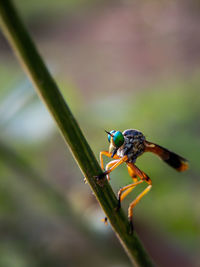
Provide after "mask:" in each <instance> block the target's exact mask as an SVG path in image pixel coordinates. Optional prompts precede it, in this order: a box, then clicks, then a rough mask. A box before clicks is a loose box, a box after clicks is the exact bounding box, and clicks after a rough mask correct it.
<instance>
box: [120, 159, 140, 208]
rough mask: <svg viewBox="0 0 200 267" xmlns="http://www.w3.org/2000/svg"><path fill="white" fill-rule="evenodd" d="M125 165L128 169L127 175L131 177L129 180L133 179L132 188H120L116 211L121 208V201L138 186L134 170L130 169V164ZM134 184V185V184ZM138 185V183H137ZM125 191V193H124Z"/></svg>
mask: <svg viewBox="0 0 200 267" xmlns="http://www.w3.org/2000/svg"><path fill="white" fill-rule="evenodd" d="M126 165H127V168H128V173H129V175H130V176H131V178H132V179H133V182H134V183H133V184H131V185H133V186H130V187H129V186H128V188H127V186H125V187H123V188H121V189H120V190H119V192H118V207H117V210H118V209H119V208H120V207H121V202H122V200H123V199H124V198H125V197H126V196H127V195H128V194H129V193H130V192H131V191H132V190H133V189H134V188H135V186H136V185H137V184H138V183H137V181H138V178H137V175H136V173H135V169H134V168H133V167H132V165H133V164H132V163H129V162H127V163H126ZM135 183H136V184H135ZM139 184H140V183H139ZM124 191H125V192H124Z"/></svg>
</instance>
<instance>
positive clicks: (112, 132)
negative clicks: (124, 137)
mask: <svg viewBox="0 0 200 267" xmlns="http://www.w3.org/2000/svg"><path fill="white" fill-rule="evenodd" d="M115 132H116V131H115V130H112V131H111V132H110V133H111V134H114V133H115ZM110 138H111V136H110V134H108V142H109V143H110Z"/></svg>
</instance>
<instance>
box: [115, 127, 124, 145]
mask: <svg viewBox="0 0 200 267" xmlns="http://www.w3.org/2000/svg"><path fill="white" fill-rule="evenodd" d="M113 141H114V143H115V146H116V147H120V146H122V145H123V143H124V136H123V134H122V132H120V131H117V132H115V133H114V137H113Z"/></svg>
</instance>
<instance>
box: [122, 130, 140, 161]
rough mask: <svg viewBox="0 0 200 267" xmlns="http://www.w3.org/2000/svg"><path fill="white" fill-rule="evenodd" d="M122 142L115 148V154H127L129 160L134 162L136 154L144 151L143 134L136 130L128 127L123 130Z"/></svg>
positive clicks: (138, 154)
mask: <svg viewBox="0 0 200 267" xmlns="http://www.w3.org/2000/svg"><path fill="white" fill-rule="evenodd" d="M123 135H124V144H123V145H122V146H121V147H120V148H119V149H118V150H117V155H118V156H119V157H121V158H122V157H123V156H125V155H127V156H128V158H129V162H135V160H136V159H137V157H138V156H140V155H141V154H143V152H144V148H145V147H144V141H145V136H144V135H143V134H142V133H141V132H139V131H138V130H134V129H128V130H125V131H124V132H123Z"/></svg>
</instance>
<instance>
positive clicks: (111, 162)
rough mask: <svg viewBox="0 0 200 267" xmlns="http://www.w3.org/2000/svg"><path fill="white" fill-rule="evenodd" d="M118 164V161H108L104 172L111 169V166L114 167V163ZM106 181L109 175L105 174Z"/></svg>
mask: <svg viewBox="0 0 200 267" xmlns="http://www.w3.org/2000/svg"><path fill="white" fill-rule="evenodd" d="M117 162H118V159H115V160H112V161H110V162H109V163H108V164H107V165H106V171H107V170H108V169H109V168H111V167H112V166H113V165H115V163H117ZM107 180H108V181H110V175H109V174H107Z"/></svg>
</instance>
